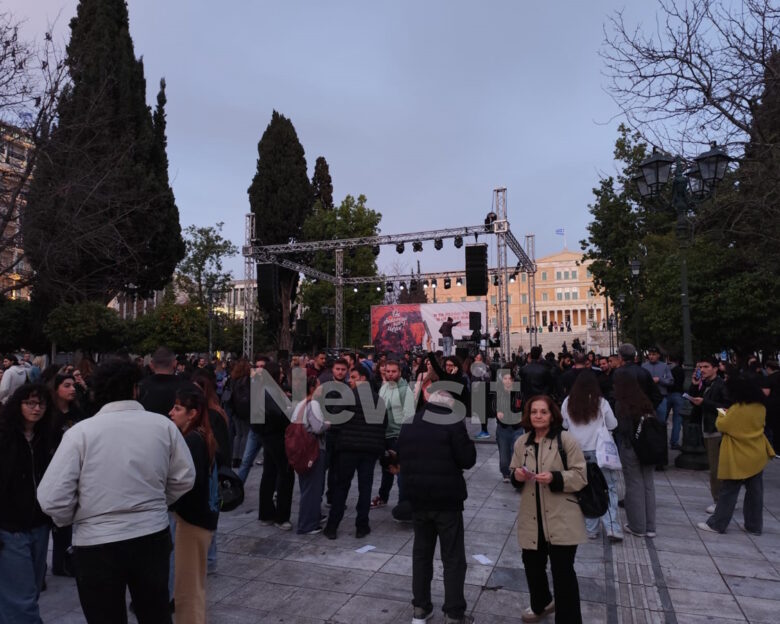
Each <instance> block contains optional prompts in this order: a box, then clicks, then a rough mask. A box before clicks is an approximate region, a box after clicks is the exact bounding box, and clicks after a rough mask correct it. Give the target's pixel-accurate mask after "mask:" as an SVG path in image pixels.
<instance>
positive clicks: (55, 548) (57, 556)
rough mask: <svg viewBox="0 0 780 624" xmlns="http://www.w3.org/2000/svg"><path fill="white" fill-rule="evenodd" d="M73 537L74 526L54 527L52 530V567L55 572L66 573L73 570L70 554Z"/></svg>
mask: <svg viewBox="0 0 780 624" xmlns="http://www.w3.org/2000/svg"><path fill="white" fill-rule="evenodd" d="M72 539H73V527H72V526H71V525H68V526H64V527H54V528H53V529H52V531H51V541H52V547H51V569H52V572H53V573H54V574H66V573H69V572H70V573H72V572H73V566H72V563H71V561H70V555H69V554H68V548H70V544H71V540H72Z"/></svg>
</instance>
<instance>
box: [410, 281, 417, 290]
mask: <svg viewBox="0 0 780 624" xmlns="http://www.w3.org/2000/svg"><path fill="white" fill-rule="evenodd" d="M416 290H417V280H411V281H410V282H409V292H415V291H416Z"/></svg>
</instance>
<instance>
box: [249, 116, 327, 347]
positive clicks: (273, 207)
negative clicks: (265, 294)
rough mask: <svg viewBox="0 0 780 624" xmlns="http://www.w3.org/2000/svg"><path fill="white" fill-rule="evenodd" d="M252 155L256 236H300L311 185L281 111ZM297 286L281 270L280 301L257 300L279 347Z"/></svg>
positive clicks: (286, 340) (266, 239)
mask: <svg viewBox="0 0 780 624" xmlns="http://www.w3.org/2000/svg"><path fill="white" fill-rule="evenodd" d="M257 154H258V158H257V172H256V173H255V176H254V178H253V179H252V184H251V185H250V186H249V189H248V193H249V205H250V207H251V209H252V212H253V213H254V214H255V235H256V237H257V239H258V240H259V241H260V244H265V245H270V244H276V243H289V242H291V241H296V240H301V238H302V237H301V234H302V228H303V223H304V221H305V219H306V216H307V215H308V214H309V212H310V211H311V207H312V201H311V185H310V184H309V178H308V174H307V172H306V157H305V154H304V151H303V146H302V145H301V143H300V141H299V140H298V135H297V133H296V132H295V127H294V126H293V124H292V122H291V121H290V120H289V119H287V118H286V117H285V116H284V115H281V114H279V113H278V112H276V111H273V114H272V115H271V122H270V123H269V124H268V127H267V128H266V129H265V132H264V133H263V136H262V137H261V139H260V142H259V143H258V145H257ZM297 285H298V274H297V273H296V272H294V271H290V270H287V269H280V270H279V302H280V304H281V305H277V306H274V305H273V302H270V301H262V300H261V301H260V302H259V304H260V307H261V308H262V309H263V310H264V311H265V312H266V314H267V323H268V326H269V327H268V329H269V331H270V334H271V335H272V336H276V337H278V343H277V344H278V347H279V349H284V350H289V349H290V348H291V347H292V336H291V332H290V329H291V328H290V318H291V315H290V309H291V306H292V302H293V300H294V298H295V292H296V288H297ZM258 290H262V289H261V288H258Z"/></svg>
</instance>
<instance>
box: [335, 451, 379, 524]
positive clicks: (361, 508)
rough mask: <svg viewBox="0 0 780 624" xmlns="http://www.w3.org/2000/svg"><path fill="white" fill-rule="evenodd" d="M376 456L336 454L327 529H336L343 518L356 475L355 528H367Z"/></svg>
mask: <svg viewBox="0 0 780 624" xmlns="http://www.w3.org/2000/svg"><path fill="white" fill-rule="evenodd" d="M376 460H377V458H376V455H372V454H370V453H350V452H340V453H337V454H336V460H335V470H336V489H335V490H334V492H333V499H332V503H331V507H330V513H329V514H328V528H331V529H337V528H338V526H339V523H340V522H341V520H342V519H343V518H344V511H345V510H346V503H347V496H349V489H350V486H351V485H352V479H353V477H354V476H355V473H357V485H358V500H357V506H356V507H355V510H356V511H357V516H356V517H355V527H356V528H358V529H367V528H369V524H368V511H369V509H370V507H371V488H372V487H373V485H374V467H375V466H376Z"/></svg>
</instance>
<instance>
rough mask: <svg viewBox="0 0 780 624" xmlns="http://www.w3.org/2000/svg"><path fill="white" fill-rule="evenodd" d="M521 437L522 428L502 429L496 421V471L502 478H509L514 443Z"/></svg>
mask: <svg viewBox="0 0 780 624" xmlns="http://www.w3.org/2000/svg"><path fill="white" fill-rule="evenodd" d="M521 435H523V428H522V427H518V428H517V429H512V427H504V426H503V425H501V424H500V423H499V421H498V420H496V444H497V445H498V469H499V470H500V471H501V476H502V477H508V476H509V464H510V463H511V461H512V453H513V452H514V450H515V442H517V439H518V438H519V437H520V436H521Z"/></svg>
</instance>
